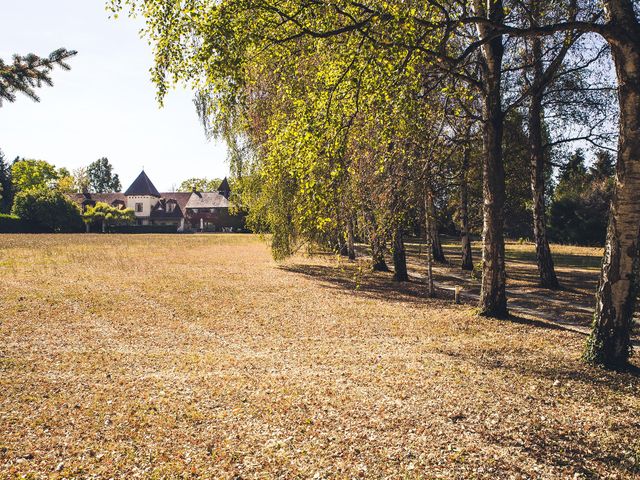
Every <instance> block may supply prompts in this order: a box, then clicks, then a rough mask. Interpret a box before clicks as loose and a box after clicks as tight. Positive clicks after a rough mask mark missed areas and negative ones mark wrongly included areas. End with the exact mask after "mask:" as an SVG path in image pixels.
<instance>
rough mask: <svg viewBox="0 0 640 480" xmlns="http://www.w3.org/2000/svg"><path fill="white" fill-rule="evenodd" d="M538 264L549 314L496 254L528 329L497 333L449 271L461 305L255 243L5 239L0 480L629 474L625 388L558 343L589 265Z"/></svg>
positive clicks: (635, 404)
mask: <svg viewBox="0 0 640 480" xmlns="http://www.w3.org/2000/svg"><path fill="white" fill-rule="evenodd" d="M420 248H421V246H420V245H419V244H411V245H410V251H411V252H412V257H411V264H412V265H414V266H415V267H417V266H418V265H420V264H421V262H422V260H420V259H418V258H417V254H418V252H419V250H420ZM447 250H448V253H449V254H450V257H451V258H452V263H453V262H455V258H454V257H453V255H454V253H453V252H454V250H455V245H453V244H449V245H448V246H447ZM554 250H555V251H556V252H557V253H558V257H557V263H558V265H559V270H560V276H561V279H563V281H564V282H565V283H567V284H568V289H567V290H566V291H563V292H559V293H557V294H553V295H551V296H549V295H547V294H545V292H539V291H537V290H536V289H535V282H534V281H533V279H532V272H535V270H532V269H533V267H532V265H531V258H532V257H531V253H532V251H533V250H532V248H531V246H529V245H517V244H510V245H509V248H508V251H509V259H510V264H509V268H510V272H511V277H510V286H511V287H510V288H511V289H512V292H513V294H514V295H520V296H521V298H519V299H518V301H520V302H526V301H528V302H529V304H527V305H524V304H523V305H522V306H521V308H522V309H525V310H526V309H527V308H528V309H529V310H528V311H529V313H532V312H533V313H535V311H536V309H537V308H538V307H540V312H542V313H541V318H540V319H536V318H535V315H528V314H527V311H525V310H523V312H524V313H522V314H520V313H517V312H515V313H516V316H515V317H514V318H512V319H511V320H491V319H484V318H480V317H477V316H475V315H474V308H473V305H472V301H473V298H472V297H473V294H474V292H473V289H474V288H475V284H474V281H473V280H471V279H468V278H463V279H462V280H461V279H460V278H457V277H456V276H455V271H456V269H455V268H453V267H438V269H437V270H438V275H440V276H441V278H446V282H448V283H446V285H448V284H452V283H455V282H463V283H464V285H465V287H466V288H467V290H468V297H467V300H468V301H469V303H467V304H463V305H454V304H453V302H452V301H451V300H450V298H448V296H447V292H448V290H446V289H445V288H443V289H442V290H441V291H440V296H441V298H439V299H436V300H428V299H425V298H424V295H423V294H422V292H423V291H424V286H423V285H422V284H421V283H420V282H419V279H418V278H416V277H414V278H413V281H412V282H411V283H410V284H409V285H406V286H400V285H397V284H395V283H393V282H392V281H391V275H390V274H375V275H374V274H371V273H369V272H368V271H367V269H366V263H365V259H364V258H363V259H362V260H361V261H358V262H356V263H349V262H346V261H344V260H340V259H338V258H336V257H335V256H332V255H326V254H325V255H322V254H316V255H313V256H309V255H306V254H300V255H298V256H296V257H294V258H292V259H289V260H287V261H286V262H282V263H276V262H274V261H273V260H272V259H271V257H270V255H269V251H268V248H267V246H266V245H265V244H264V243H263V242H261V241H260V240H259V239H258V238H257V237H254V236H250V235H246V236H237V235H183V236H177V235H173V236H171V235H167V236H162V235H149V236H147V235H140V236H126V235H122V236H109V235H58V236H53V235H39V236H35V235H34V236H32V235H21V236H20V235H2V236H0V296H1V297H0V298H1V299H2V304H1V308H0V336H1V337H0V338H1V340H0V477H1V478H60V479H61V478H123V479H124V478H126V479H129V478H229V479H232V478H233V479H250V478H283V479H290V478H315V479H321V478H390V479H396V478H407V479H414V478H415V479H418V478H420V479H422V478H425V479H431V478H446V479H467V478H486V479H502V478H505V479H507V478H514V479H520V478H521V479H525V478H544V479H562V478H568V479H579V478H585V479H587V478H589V479H591V478H618V479H622V478H636V477H639V476H640V417H639V416H638V411H639V410H640V397H639V395H638V393H639V392H640V378H638V376H637V375H636V374H635V373H633V372H631V373H614V372H606V371H602V370H593V369H590V368H589V367H587V366H585V365H584V364H582V362H581V361H580V360H579V358H580V355H581V352H582V348H583V344H584V340H585V337H584V335H583V334H582V333H580V332H579V331H573V330H569V329H567V328H564V327H563V325H562V324H563V321H564V318H563V317H564V313H563V312H565V313H566V316H567V317H570V320H569V321H568V324H569V326H577V327H584V322H585V319H584V317H585V316H584V312H582V313H580V312H578V311H577V310H576V312H578V313H576V312H570V311H569V310H568V309H567V308H568V306H577V305H580V304H584V305H586V306H587V307H588V306H589V302H591V300H590V293H589V292H590V290H589V289H590V288H591V287H592V285H593V282H594V281H595V278H596V275H597V265H598V262H599V260H598V255H599V251H598V250H596V249H571V248H566V249H560V248H555V249H554ZM413 271H414V272H417V273H418V275H419V274H420V270H419V269H418V270H416V269H415V268H414V269H413ZM476 283H477V282H476ZM442 285H445V283H443V284H441V286H442ZM529 294H530V295H529ZM545 295H546V296H545ZM563 305H564V307H563ZM514 311H515V310H514ZM542 317H544V318H542ZM586 317H587V320H586V321H588V313H587V315H586ZM557 324H559V325H560V326H558V325H557ZM577 330H580V329H579V328H577Z"/></svg>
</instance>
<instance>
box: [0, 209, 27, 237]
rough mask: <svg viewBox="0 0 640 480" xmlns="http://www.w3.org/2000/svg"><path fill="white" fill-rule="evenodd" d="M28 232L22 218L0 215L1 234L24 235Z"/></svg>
mask: <svg viewBox="0 0 640 480" xmlns="http://www.w3.org/2000/svg"><path fill="white" fill-rule="evenodd" d="M26 231H27V229H26V228H25V225H24V224H23V223H22V220H20V217H18V216H16V215H7V214H4V213H0V233H24V232H26Z"/></svg>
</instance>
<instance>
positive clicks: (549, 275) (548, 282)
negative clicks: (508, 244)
mask: <svg viewBox="0 0 640 480" xmlns="http://www.w3.org/2000/svg"><path fill="white" fill-rule="evenodd" d="M531 50H532V60H533V83H534V85H536V86H537V91H535V92H533V95H532V96H531V103H530V105H529V153H530V155H531V157H530V158H531V195H532V200H533V237H534V241H535V244H536V262H537V264H538V274H539V276H540V286H542V287H544V288H549V289H557V288H559V287H560V284H559V283H558V279H557V277H556V272H555V269H554V267H553V258H552V256H551V249H550V248H549V241H548V240H547V227H546V221H545V202H544V171H545V160H544V146H543V138H542V115H543V111H542V100H543V89H544V83H543V82H544V80H543V77H544V72H543V66H542V41H541V40H540V38H538V37H534V38H532V39H531Z"/></svg>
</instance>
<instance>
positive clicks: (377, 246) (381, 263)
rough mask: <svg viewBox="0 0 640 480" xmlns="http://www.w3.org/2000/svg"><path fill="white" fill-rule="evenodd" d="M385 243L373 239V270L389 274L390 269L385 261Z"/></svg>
mask: <svg viewBox="0 0 640 480" xmlns="http://www.w3.org/2000/svg"><path fill="white" fill-rule="evenodd" d="M384 250H385V248H384V242H381V241H380V240H378V239H377V238H376V239H373V241H372V242H371V268H372V269H373V270H374V271H376V272H388V271H389V267H388V266H387V262H386V261H385V259H384Z"/></svg>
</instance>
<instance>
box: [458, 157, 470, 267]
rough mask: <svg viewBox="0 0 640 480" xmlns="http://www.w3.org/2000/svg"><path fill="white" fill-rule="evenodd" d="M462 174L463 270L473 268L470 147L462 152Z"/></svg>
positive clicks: (461, 228) (461, 227)
mask: <svg viewBox="0 0 640 480" xmlns="http://www.w3.org/2000/svg"><path fill="white" fill-rule="evenodd" d="M462 155H463V156H462V175H461V176H460V243H461V245H462V261H461V267H462V270H473V258H472V256H471V238H470V236H469V186H468V184H467V170H469V148H468V147H467V146H465V147H464V151H463V154H462Z"/></svg>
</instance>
